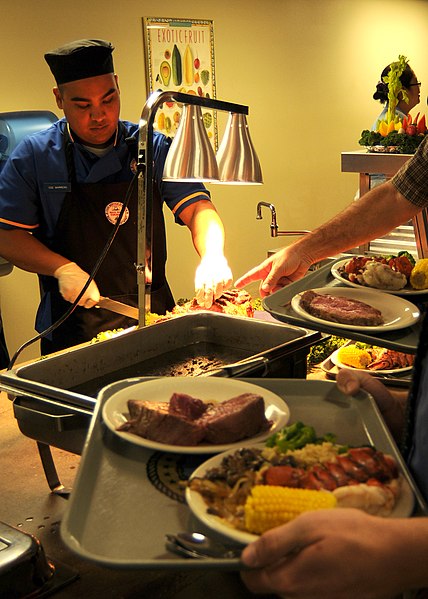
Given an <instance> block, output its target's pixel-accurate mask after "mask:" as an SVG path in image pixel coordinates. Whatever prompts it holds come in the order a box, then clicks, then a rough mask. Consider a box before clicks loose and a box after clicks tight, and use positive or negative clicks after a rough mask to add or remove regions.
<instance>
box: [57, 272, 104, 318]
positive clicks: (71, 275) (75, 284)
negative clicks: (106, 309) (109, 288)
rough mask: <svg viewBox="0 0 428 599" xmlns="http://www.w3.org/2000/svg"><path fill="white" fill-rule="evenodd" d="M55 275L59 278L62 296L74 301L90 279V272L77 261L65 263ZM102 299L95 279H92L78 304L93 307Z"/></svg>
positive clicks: (68, 300)
mask: <svg viewBox="0 0 428 599" xmlns="http://www.w3.org/2000/svg"><path fill="white" fill-rule="evenodd" d="M54 277H55V278H56V279H58V286H59V291H60V293H61V295H62V297H63V298H64V299H65V300H66V301H67V302H71V303H73V302H74V300H75V299H76V297H77V296H78V295H79V293H80V292H81V291H82V289H83V287H84V285H85V283H86V281H87V280H88V279H89V275H88V273H86V272H85V271H84V270H82V269H81V268H80V266H77V264H76V263H75V262H68V263H67V264H63V265H62V266H60V267H59V268H57V269H56V271H55V272H54ZM99 301H100V292H99V291H98V287H97V284H96V283H95V281H91V282H90V284H89V287H88V288H87V290H86V291H85V293H84V294H83V295H82V297H81V298H80V301H79V303H78V306H83V307H84V308H92V307H93V306H95V305H96V304H98V302H99Z"/></svg>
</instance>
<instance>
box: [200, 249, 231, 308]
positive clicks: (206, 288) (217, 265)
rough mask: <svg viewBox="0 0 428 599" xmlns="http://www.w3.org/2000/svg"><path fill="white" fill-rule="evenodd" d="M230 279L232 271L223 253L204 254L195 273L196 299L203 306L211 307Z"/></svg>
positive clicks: (227, 285)
mask: <svg viewBox="0 0 428 599" xmlns="http://www.w3.org/2000/svg"><path fill="white" fill-rule="evenodd" d="M232 280H233V277H232V271H231V270H230V268H229V265H228V263H227V260H226V258H225V257H224V256H223V254H209V255H207V256H204V257H203V258H202V260H201V263H200V264H199V266H198V268H197V269H196V274H195V291H196V301H197V302H198V304H199V305H200V306H202V307H203V308H207V309H208V308H211V306H212V305H213V302H214V300H216V299H217V298H218V297H220V295H221V294H222V293H223V291H225V290H226V289H227V288H228V287H230V285H231V284H232Z"/></svg>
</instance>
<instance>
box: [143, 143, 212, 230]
mask: <svg viewBox="0 0 428 599" xmlns="http://www.w3.org/2000/svg"><path fill="white" fill-rule="evenodd" d="M170 143H171V140H170V139H168V138H166V137H165V136H164V135H162V134H160V133H158V132H156V131H155V132H154V138H153V158H154V164H155V168H154V179H155V181H154V182H155V185H157V186H158V189H159V192H160V195H161V197H162V199H163V201H164V202H165V204H166V205H167V206H168V208H169V209H170V210H171V212H172V213H173V215H174V218H175V222H177V223H178V224H180V225H183V224H184V223H183V221H182V220H181V218H180V214H181V213H182V212H183V210H184V209H185V208H187V206H190V205H191V204H194V203H196V202H199V201H201V200H208V201H210V200H211V196H210V193H209V192H208V190H207V189H206V187H205V186H204V185H203V184H202V183H180V182H178V181H177V182H172V181H163V180H162V175H163V169H164V165H165V160H166V156H167V154H168V150H169V146H170Z"/></svg>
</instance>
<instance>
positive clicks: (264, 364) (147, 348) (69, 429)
mask: <svg viewBox="0 0 428 599" xmlns="http://www.w3.org/2000/svg"><path fill="white" fill-rule="evenodd" d="M267 316H269V315H267ZM320 339H321V334H320V333H318V332H315V331H311V330H308V329H304V328H300V327H295V326H291V325H284V324H282V323H279V322H277V321H272V322H266V321H262V320H258V319H252V318H245V317H239V316H228V315H225V314H218V313H213V312H198V313H193V314H186V315H183V316H178V317H176V318H174V319H172V320H168V321H165V322H161V323H158V324H155V325H151V326H147V327H143V328H140V329H135V330H131V331H129V332H126V333H125V334H122V335H119V336H117V337H114V338H112V339H109V340H107V341H102V342H97V343H93V344H87V345H82V346H77V347H76V348H71V349H70V350H69V351H66V352H63V353H60V354H54V355H52V356H50V357H47V358H44V359H39V360H37V361H35V362H32V363H30V364H28V365H23V366H18V367H16V368H14V369H12V370H10V371H6V372H3V373H1V374H0V386H1V387H2V388H3V390H5V391H6V392H7V393H8V396H9V398H10V399H11V400H12V401H13V402H14V413H15V417H16V419H17V420H18V424H19V427H20V430H21V432H22V433H24V434H25V435H26V436H28V437H30V438H34V439H36V440H37V441H39V442H42V443H45V444H47V445H52V446H54V447H59V448H62V449H65V450H66V451H71V452H73V453H80V452H81V450H82V447H83V443H84V440H85V437H86V434H87V430H88V427H89V423H90V419H91V416H92V413H93V410H94V407H95V405H96V402H97V400H96V397H97V394H98V392H99V390H100V389H101V388H103V387H105V386H106V385H108V384H110V383H113V382H116V381H119V380H124V379H128V378H131V377H136V376H169V375H168V372H169V371H170V370H171V369H172V370H174V369H177V366H179V365H180V364H181V363H183V362H186V361H187V362H188V361H189V360H190V361H192V359H193V358H195V357H196V358H200V357H203V358H206V359H207V360H208V361H209V359H211V358H214V360H213V363H214V364H215V368H213V369H212V370H211V371H207V373H206V374H208V375H214V376H258V377H260V376H266V377H282V378H305V377H306V358H307V354H308V351H309V348H310V346H311V345H313V344H314V343H316V342H317V341H319V340H320Z"/></svg>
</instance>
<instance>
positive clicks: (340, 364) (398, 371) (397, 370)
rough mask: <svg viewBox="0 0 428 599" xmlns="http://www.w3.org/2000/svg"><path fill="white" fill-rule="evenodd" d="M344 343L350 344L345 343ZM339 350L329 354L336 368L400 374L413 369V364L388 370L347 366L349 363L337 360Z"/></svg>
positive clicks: (371, 372) (370, 372)
mask: <svg viewBox="0 0 428 599" xmlns="http://www.w3.org/2000/svg"><path fill="white" fill-rule="evenodd" d="M346 345H352V344H349V343H347V344H346ZM338 353H339V350H338V349H336V351H334V352H333V353H332V354H331V356H330V360H331V361H332V362H333V364H334V365H335V366H337V367H338V368H349V369H350V370H359V371H361V372H368V373H369V374H382V375H383V374H401V373H402V372H409V371H410V370H412V369H413V366H406V368H391V369H389V370H387V369H385V370H370V368H354V366H349V364H344V363H343V362H341V361H340V360H339V357H338Z"/></svg>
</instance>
